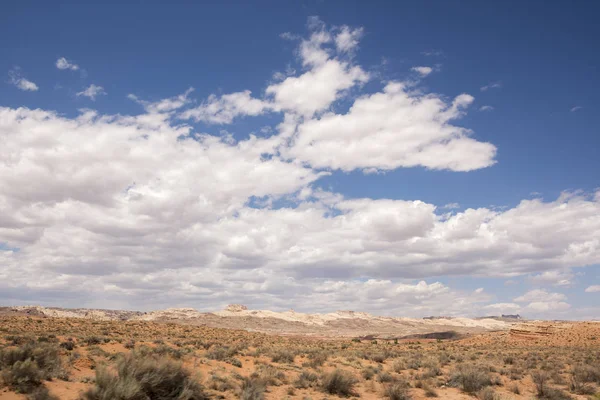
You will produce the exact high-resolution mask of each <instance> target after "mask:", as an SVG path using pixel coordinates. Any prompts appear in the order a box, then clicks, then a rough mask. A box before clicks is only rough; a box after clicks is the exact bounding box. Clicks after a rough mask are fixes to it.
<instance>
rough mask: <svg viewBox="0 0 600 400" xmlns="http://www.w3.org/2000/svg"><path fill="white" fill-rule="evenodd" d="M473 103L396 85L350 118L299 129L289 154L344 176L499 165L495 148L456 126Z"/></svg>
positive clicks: (364, 101)
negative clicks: (367, 171)
mask: <svg viewBox="0 0 600 400" xmlns="http://www.w3.org/2000/svg"><path fill="white" fill-rule="evenodd" d="M472 102H473V97H472V96H470V95H467V94H462V95H459V96H457V97H456V98H455V99H454V100H453V101H452V102H451V103H446V102H445V101H444V100H442V99H441V98H440V97H437V96H434V95H421V94H419V93H414V92H411V91H410V90H409V88H408V87H407V86H406V84H404V83H401V82H391V83H389V84H387V85H386V87H385V88H384V90H383V92H380V93H375V94H372V95H368V96H363V97H360V98H358V99H357V100H355V101H354V104H353V105H352V106H351V107H350V110H349V111H348V112H347V113H346V114H335V113H327V114H325V115H323V116H322V117H321V118H316V119H310V120H307V121H304V122H303V123H301V124H299V125H298V127H297V134H296V136H295V138H294V142H293V146H292V147H291V148H289V149H286V151H285V152H284V154H286V155H288V156H289V157H293V158H297V159H301V160H303V161H306V162H307V163H309V164H310V165H312V166H313V167H316V168H333V169H341V170H343V171H350V170H353V169H357V168H377V169H381V170H392V169H396V168H399V167H416V166H423V167H426V168H429V169H449V170H453V171H470V170H474V169H480V168H485V167H488V166H490V165H493V164H494V163H495V161H494V157H495V154H496V147H495V146H494V145H492V144H490V143H484V142H479V141H477V140H475V139H473V138H472V137H470V133H471V132H470V131H469V130H467V129H465V128H461V127H458V126H455V125H452V123H451V122H452V121H453V120H455V119H458V118H460V117H461V116H462V115H463V113H464V109H465V108H466V107H467V106H468V105H469V104H471V103H472ZM467 154H468V156H467Z"/></svg>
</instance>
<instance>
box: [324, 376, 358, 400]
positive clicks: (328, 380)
mask: <svg viewBox="0 0 600 400" xmlns="http://www.w3.org/2000/svg"><path fill="white" fill-rule="evenodd" d="M357 382H358V381H357V379H356V378H355V377H354V375H352V374H351V373H350V372H348V371H344V370H341V369H336V370H334V371H333V372H330V373H326V374H323V375H322V376H321V389H322V390H323V391H324V392H327V393H329V394H336V395H338V396H341V397H349V396H353V395H354V394H355V393H354V385H355V384H356V383H357Z"/></svg>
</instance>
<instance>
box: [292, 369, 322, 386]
mask: <svg viewBox="0 0 600 400" xmlns="http://www.w3.org/2000/svg"><path fill="white" fill-rule="evenodd" d="M318 380H319V377H318V376H317V374H315V373H312V372H310V371H302V372H301V373H300V375H299V376H298V378H297V379H296V381H295V382H294V386H295V387H297V388H298V389H308V388H310V387H313V386H315V385H316V384H317V381H318Z"/></svg>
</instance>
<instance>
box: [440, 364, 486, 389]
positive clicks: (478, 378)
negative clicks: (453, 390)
mask: <svg viewBox="0 0 600 400" xmlns="http://www.w3.org/2000/svg"><path fill="white" fill-rule="evenodd" d="M450 384H451V385H452V386H457V387H460V388H461V389H462V390H463V392H465V393H476V392H478V391H480V390H481V389H483V388H484V387H486V386H490V385H491V384H492V381H491V379H490V375H489V373H488V372H486V371H485V370H484V369H483V368H480V367H478V366H474V365H464V364H463V365H459V366H458V367H457V369H456V370H455V371H454V373H453V374H452V376H451V377H450Z"/></svg>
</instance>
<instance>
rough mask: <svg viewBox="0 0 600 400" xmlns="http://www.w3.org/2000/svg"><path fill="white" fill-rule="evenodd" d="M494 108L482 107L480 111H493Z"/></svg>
mask: <svg viewBox="0 0 600 400" xmlns="http://www.w3.org/2000/svg"><path fill="white" fill-rule="evenodd" d="M493 110H494V107H492V106H481V107H479V111H493Z"/></svg>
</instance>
